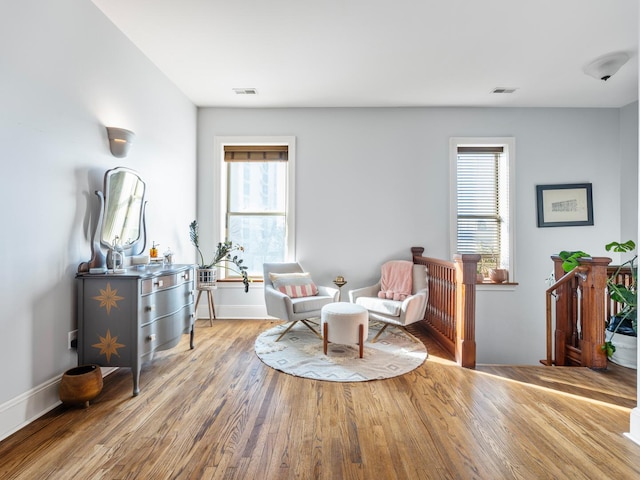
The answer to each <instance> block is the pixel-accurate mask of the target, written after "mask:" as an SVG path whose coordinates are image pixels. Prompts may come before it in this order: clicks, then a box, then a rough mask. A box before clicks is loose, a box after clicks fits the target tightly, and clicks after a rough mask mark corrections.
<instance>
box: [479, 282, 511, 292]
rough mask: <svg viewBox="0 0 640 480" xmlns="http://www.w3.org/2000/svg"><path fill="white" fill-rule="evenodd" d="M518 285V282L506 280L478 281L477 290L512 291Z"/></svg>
mask: <svg viewBox="0 0 640 480" xmlns="http://www.w3.org/2000/svg"><path fill="white" fill-rule="evenodd" d="M517 286H518V283H517V282H504V283H493V282H482V283H476V290H478V291H494V292H495V291H512V290H515V289H516V287H517Z"/></svg>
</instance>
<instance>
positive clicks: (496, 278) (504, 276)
mask: <svg viewBox="0 0 640 480" xmlns="http://www.w3.org/2000/svg"><path fill="white" fill-rule="evenodd" d="M489 280H491V281H492V282H493V283H504V282H506V281H507V280H509V271H508V270H506V269H504V268H491V269H489Z"/></svg>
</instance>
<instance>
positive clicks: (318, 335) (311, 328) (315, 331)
mask: <svg viewBox="0 0 640 480" xmlns="http://www.w3.org/2000/svg"><path fill="white" fill-rule="evenodd" d="M300 321H301V322H302V323H303V324H305V325H306V326H307V328H308V329H309V330H311V331H312V332H313V333H315V334H316V336H317V337H318V338H322V335H320V334H319V333H318V331H317V330H316V329H315V328H313V327H312V326H311V325H309V323H307V322H308V321H307V320H300Z"/></svg>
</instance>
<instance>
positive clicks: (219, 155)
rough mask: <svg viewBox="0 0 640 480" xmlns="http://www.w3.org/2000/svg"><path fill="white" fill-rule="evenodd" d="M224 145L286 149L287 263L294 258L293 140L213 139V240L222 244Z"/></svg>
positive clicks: (294, 163)
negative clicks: (279, 146) (280, 147)
mask: <svg viewBox="0 0 640 480" xmlns="http://www.w3.org/2000/svg"><path fill="white" fill-rule="evenodd" d="M225 145H287V148H288V150H289V151H288V156H289V158H288V161H287V258H286V260H287V261H294V259H295V258H296V245H295V242H296V236H295V231H296V230H295V217H296V212H295V205H296V202H295V198H296V187H295V185H296V182H295V179H296V169H295V167H296V137H295V136H215V137H213V164H214V174H213V175H214V178H213V185H214V189H215V190H216V191H218V192H220V194H219V195H217V196H216V197H215V199H214V204H213V215H214V219H215V217H216V216H218V217H220V218H218V222H217V223H214V228H215V231H214V232H213V233H214V237H213V238H216V239H218V240H217V241H223V240H224V238H223V237H224V220H225V219H224V218H223V215H221V214H220V213H221V212H222V206H223V205H224V204H225V202H226V198H227V185H226V182H224V181H223V179H224V178H225V175H224V147H225Z"/></svg>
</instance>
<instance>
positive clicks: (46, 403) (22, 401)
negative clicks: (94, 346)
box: [0, 367, 116, 440]
mask: <svg viewBox="0 0 640 480" xmlns="http://www.w3.org/2000/svg"><path fill="white" fill-rule="evenodd" d="M101 370H102V377H103V378H104V377H106V376H107V375H108V374H110V373H111V372H113V371H115V370H116V368H113V367H101ZM61 379H62V374H60V375H58V376H56V377H54V378H52V379H50V380H47V381H46V382H43V383H41V384H40V385H37V386H36V387H34V388H32V389H31V390H28V391H26V392H24V393H23V394H21V395H18V396H17V397H15V398H12V399H10V400H8V401H6V402H5V403H3V404H2V405H0V440H4V439H5V438H7V437H8V436H9V435H12V434H14V433H15V432H17V431H18V430H20V429H21V428H24V427H26V426H27V425H28V424H30V423H31V422H33V421H34V420H36V419H38V418H39V417H41V416H42V415H44V414H45V413H47V412H50V411H51V410H53V409H54V408H56V407H57V406H58V405H60V404H61V403H62V402H61V401H60V394H59V389H60V380H61Z"/></svg>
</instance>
